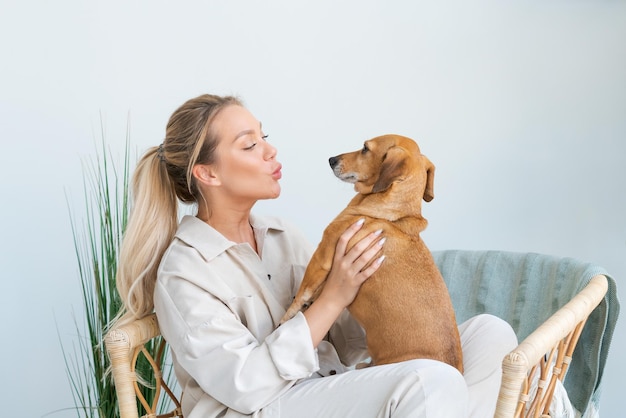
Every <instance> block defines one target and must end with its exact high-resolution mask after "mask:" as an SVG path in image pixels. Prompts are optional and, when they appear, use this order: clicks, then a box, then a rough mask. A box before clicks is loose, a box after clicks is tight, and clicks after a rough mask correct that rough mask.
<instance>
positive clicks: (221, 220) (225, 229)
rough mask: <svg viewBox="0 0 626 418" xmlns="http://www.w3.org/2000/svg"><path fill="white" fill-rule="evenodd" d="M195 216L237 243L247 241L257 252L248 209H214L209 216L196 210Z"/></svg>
mask: <svg viewBox="0 0 626 418" xmlns="http://www.w3.org/2000/svg"><path fill="white" fill-rule="evenodd" d="M197 216H198V218H199V219H201V220H203V221H204V222H206V223H207V224H209V225H210V226H211V227H213V229H215V230H216V231H217V232H219V233H220V234H222V235H224V237H226V238H227V239H229V240H230V241H233V242H236V243H238V244H243V243H245V242H247V243H248V244H250V246H251V247H252V249H253V250H254V251H255V252H258V251H257V246H256V239H255V237H254V230H253V229H252V224H251V223H250V211H245V212H237V211H234V210H228V211H224V210H222V211H214V212H212V213H211V214H210V215H209V216H207V215H206V214H204V213H200V212H198V215H197Z"/></svg>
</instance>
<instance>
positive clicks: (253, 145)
mask: <svg viewBox="0 0 626 418" xmlns="http://www.w3.org/2000/svg"><path fill="white" fill-rule="evenodd" d="M268 136H269V135H262V136H261V139H262V140H263V141H267V137H268ZM255 146H256V142H255V143H253V144H252V145H250V146H249V147H246V148H244V151H250V150H251V149H252V148H254V147H255Z"/></svg>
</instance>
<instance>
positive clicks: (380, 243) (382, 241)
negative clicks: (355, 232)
mask: <svg viewBox="0 0 626 418" xmlns="http://www.w3.org/2000/svg"><path fill="white" fill-rule="evenodd" d="M385 241H387V237H384V238H382V239H381V240H380V241H378V245H380V246H381V247H382V246H383V244H384V243H385Z"/></svg>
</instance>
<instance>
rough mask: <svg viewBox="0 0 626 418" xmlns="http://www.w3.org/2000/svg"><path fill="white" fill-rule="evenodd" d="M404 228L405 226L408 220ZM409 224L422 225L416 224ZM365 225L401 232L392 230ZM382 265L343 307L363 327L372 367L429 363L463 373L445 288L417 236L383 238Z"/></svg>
mask: <svg viewBox="0 0 626 418" xmlns="http://www.w3.org/2000/svg"><path fill="white" fill-rule="evenodd" d="M404 222H405V223H409V222H411V220H409V219H405V220H404ZM413 222H415V223H422V222H425V221H423V219H422V220H420V219H416V220H413ZM366 223H369V224H374V225H376V226H375V228H379V227H382V226H381V225H380V223H382V224H386V226H384V227H383V229H386V230H388V229H389V228H394V229H396V230H398V231H401V229H400V228H398V226H397V225H389V223H388V222H381V221H378V222H377V221H375V220H369V222H368V221H366ZM384 234H385V236H386V237H387V241H386V242H385V254H387V255H388V256H387V259H386V260H385V262H384V263H383V264H382V265H381V266H380V268H379V269H378V271H376V272H375V273H374V274H373V275H372V276H371V277H370V278H369V279H368V280H367V281H365V283H363V285H362V286H361V289H360V290H359V293H358V294H357V297H356V298H355V300H354V301H353V302H352V304H351V305H350V306H349V308H348V309H349V310H350V312H351V314H352V315H353V316H354V318H355V319H356V320H357V321H358V322H359V323H360V324H361V325H362V326H363V328H364V329H365V330H366V335H367V347H368V350H369V353H370V355H371V358H372V362H373V363H374V364H376V365H380V364H387V363H396V362H399V361H405V360H410V359H415V358H430V359H433V360H439V361H443V362H445V363H448V364H450V365H452V366H454V367H456V368H457V369H459V370H460V371H462V370H463V361H462V354H461V345H460V338H459V335H458V329H457V326H456V319H455V314H454V310H453V308H452V302H451V300H450V297H449V293H448V289H447V287H446V284H445V282H444V280H443V278H442V277H441V274H440V272H439V270H438V269H437V266H436V265H435V262H434V260H433V258H432V255H431V253H430V251H429V250H428V248H427V247H426V245H425V244H424V242H423V241H422V239H421V238H420V237H419V235H408V234H406V233H405V232H403V231H402V232H401V233H393V234H389V233H386V232H385V233H384Z"/></svg>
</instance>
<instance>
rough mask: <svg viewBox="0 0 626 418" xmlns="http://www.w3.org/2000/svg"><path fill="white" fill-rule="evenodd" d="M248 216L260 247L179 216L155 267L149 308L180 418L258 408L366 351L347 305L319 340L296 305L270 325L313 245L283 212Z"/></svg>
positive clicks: (295, 285)
mask: <svg viewBox="0 0 626 418" xmlns="http://www.w3.org/2000/svg"><path fill="white" fill-rule="evenodd" d="M251 222H252V225H253V228H254V232H255V237H256V241H257V247H258V249H259V254H257V253H256V252H255V251H254V250H253V249H252V248H251V247H250V245H248V244H247V243H246V244H237V243H234V242H232V241H229V240H227V239H226V238H225V237H224V236H223V235H221V234H220V233H218V232H217V231H216V230H215V229H213V228H212V227H210V226H209V225H207V224H206V223H204V222H202V221H201V220H199V219H197V218H195V217H192V216H186V217H184V218H183V219H182V221H181V223H180V225H179V228H178V231H177V232H176V236H175V238H174V240H173V242H172V243H171V245H170V247H169V248H168V250H167V251H166V253H165V255H164V256H163V259H162V261H161V265H160V267H159V271H158V278H157V284H156V288H155V293H154V304H155V310H156V313H157V316H158V320H159V326H160V328H161V332H162V333H163V335H164V337H165V339H166V340H167V342H168V343H169V345H170V348H171V350H172V357H173V360H174V367H175V372H176V377H177V380H178V382H179V383H180V385H181V387H182V389H183V396H182V405H183V414H184V415H185V417H186V418H196V417H202V418H210V417H217V416H220V417H221V416H226V417H239V416H247V415H252V416H255V415H257V414H258V413H259V411H260V410H261V409H263V408H264V407H265V406H266V405H268V404H270V403H271V402H272V401H273V400H275V399H276V398H277V397H279V396H280V395H281V394H282V393H284V392H285V391H287V390H289V388H290V387H292V386H293V385H294V384H296V383H297V382H298V381H299V380H301V379H306V378H310V377H319V376H324V375H328V374H334V373H342V372H343V371H345V370H346V367H345V366H346V365H347V366H350V365H353V364H355V363H356V362H358V361H360V360H362V359H364V358H366V357H367V352H366V346H365V338H364V332H363V330H362V328H361V327H360V326H359V325H358V324H357V323H356V322H355V321H354V320H353V319H352V318H351V316H350V315H349V314H348V313H347V311H345V312H344V314H343V315H342V316H341V317H340V318H339V320H338V321H337V323H336V324H335V326H333V328H332V329H331V332H330V333H329V337H328V341H323V342H322V343H321V344H320V345H319V346H318V348H317V349H315V348H314V347H313V344H312V341H311V335H310V331H309V328H308V325H307V322H306V320H305V318H304V315H302V314H301V313H300V314H298V315H296V316H295V317H294V318H293V319H291V320H290V321H288V322H287V323H285V324H283V325H282V326H280V327H277V325H278V322H279V321H280V319H281V318H282V316H283V314H284V313H285V310H286V308H287V307H288V306H289V304H290V303H291V301H292V299H293V297H294V295H295V293H296V291H297V289H298V286H299V285H300V281H301V280H302V276H303V274H304V271H305V269H306V265H307V263H308V261H309V259H310V256H311V254H312V247H311V246H310V244H309V243H307V241H306V240H305V239H304V237H303V236H302V235H301V234H299V233H298V232H296V230H295V229H294V228H293V227H291V226H290V225H288V224H286V223H285V222H284V221H281V220H279V219H276V218H270V217H254V216H253V217H252V219H251ZM331 342H332V344H331ZM273 415H274V414H272V411H269V410H264V411H263V416H264V417H265V416H273ZM276 416H278V415H276Z"/></svg>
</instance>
